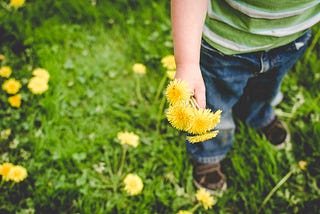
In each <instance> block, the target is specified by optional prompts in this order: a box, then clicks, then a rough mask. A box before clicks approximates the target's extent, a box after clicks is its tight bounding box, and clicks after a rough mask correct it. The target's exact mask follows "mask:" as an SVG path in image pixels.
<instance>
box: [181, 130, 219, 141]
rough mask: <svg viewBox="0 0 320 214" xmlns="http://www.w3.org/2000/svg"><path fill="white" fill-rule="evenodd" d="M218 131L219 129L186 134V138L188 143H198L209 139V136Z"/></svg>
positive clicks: (213, 135)
mask: <svg viewBox="0 0 320 214" xmlns="http://www.w3.org/2000/svg"><path fill="white" fill-rule="evenodd" d="M218 133H219V131H211V132H206V133H204V134H201V135H195V136H188V137H187V140H188V141H189V142H190V143H199V142H203V141H205V140H209V139H211V138H214V137H215V136H217V134H218Z"/></svg>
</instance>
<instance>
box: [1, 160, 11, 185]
mask: <svg viewBox="0 0 320 214" xmlns="http://www.w3.org/2000/svg"><path fill="white" fill-rule="evenodd" d="M13 167H14V165H13V164H12V163H3V164H1V165H0V175H2V179H3V180H4V181H8V180H10V177H9V174H10V171H11V169H12V168H13Z"/></svg>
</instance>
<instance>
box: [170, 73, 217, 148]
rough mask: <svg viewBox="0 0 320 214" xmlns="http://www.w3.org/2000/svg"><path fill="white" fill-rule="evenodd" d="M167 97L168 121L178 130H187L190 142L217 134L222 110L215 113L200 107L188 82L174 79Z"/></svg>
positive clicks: (207, 138) (203, 139)
mask: <svg viewBox="0 0 320 214" xmlns="http://www.w3.org/2000/svg"><path fill="white" fill-rule="evenodd" d="M166 98H167V101H168V102H169V107H168V109H167V113H166V117H167V119H168V121H169V122H170V124H171V125H172V126H173V127H174V128H176V129H177V130H180V131H185V132H187V133H188V136H187V140H188V141H189V142H191V143H199V142H202V141H205V140H209V139H211V138H214V137H216V136H217V134H218V130H215V131H214V130H213V129H214V128H215V127H216V125H217V124H218V123H219V122H220V115H221V110H218V111H216V112H214V113H213V112H212V111H211V110H210V109H202V108H200V107H199V106H198V104H197V102H196V100H195V98H194V96H193V93H192V92H191V91H190V88H189V86H188V83H187V82H185V81H183V80H178V79H175V80H172V81H171V82H170V83H169V84H168V86H167V89H166Z"/></svg>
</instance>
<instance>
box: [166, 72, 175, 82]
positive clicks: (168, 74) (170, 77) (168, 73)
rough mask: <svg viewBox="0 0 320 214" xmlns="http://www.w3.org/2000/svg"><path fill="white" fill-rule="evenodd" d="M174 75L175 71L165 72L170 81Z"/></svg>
mask: <svg viewBox="0 0 320 214" xmlns="http://www.w3.org/2000/svg"><path fill="white" fill-rule="evenodd" d="M175 75H176V71H175V70H167V77H168V78H169V79H170V80H173V79H174V76H175Z"/></svg>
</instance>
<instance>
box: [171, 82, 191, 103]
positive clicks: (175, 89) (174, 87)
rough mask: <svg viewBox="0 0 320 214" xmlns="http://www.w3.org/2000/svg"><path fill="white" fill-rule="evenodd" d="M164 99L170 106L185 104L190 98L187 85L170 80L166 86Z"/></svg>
mask: <svg viewBox="0 0 320 214" xmlns="http://www.w3.org/2000/svg"><path fill="white" fill-rule="evenodd" d="M166 97H167V100H168V102H169V103H170V104H176V103H180V102H182V103H186V102H187V101H188V100H189V99H190V97H191V91H190V88H189V86H188V83H187V82H185V81H182V80H178V79H175V80H172V81H170V83H169V84H168V86H167V89H166Z"/></svg>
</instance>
